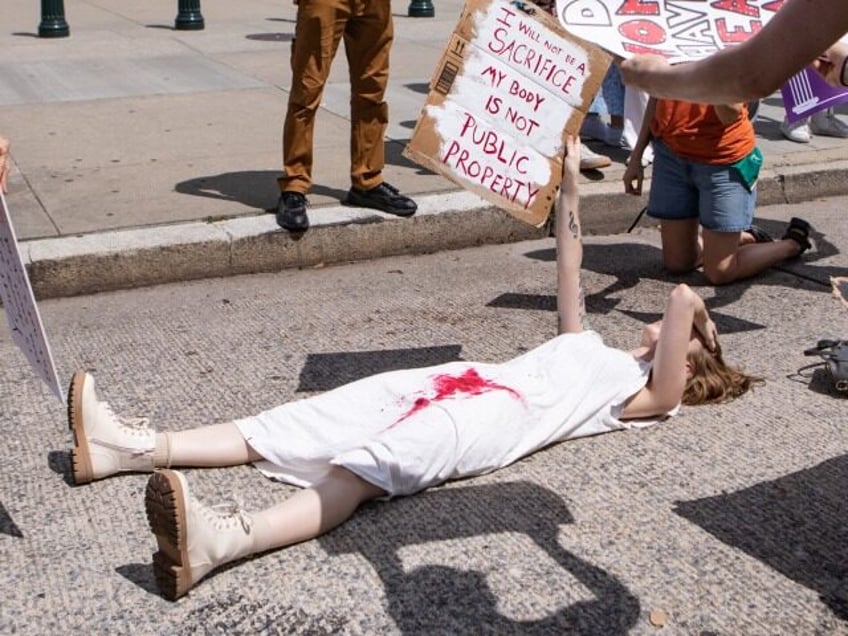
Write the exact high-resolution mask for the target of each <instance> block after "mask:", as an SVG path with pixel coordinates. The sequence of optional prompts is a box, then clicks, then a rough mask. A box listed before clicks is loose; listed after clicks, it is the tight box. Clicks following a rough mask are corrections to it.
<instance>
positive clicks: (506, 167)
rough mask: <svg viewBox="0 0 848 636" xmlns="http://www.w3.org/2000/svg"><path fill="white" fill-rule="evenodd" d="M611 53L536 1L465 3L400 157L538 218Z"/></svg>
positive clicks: (544, 213) (530, 219) (522, 215)
mask: <svg viewBox="0 0 848 636" xmlns="http://www.w3.org/2000/svg"><path fill="white" fill-rule="evenodd" d="M609 64H610V57H609V56H608V55H607V54H606V53H604V52H603V51H601V50H600V49H598V48H596V47H594V46H593V45H591V44H589V43H588V42H584V41H582V40H579V39H578V38H575V37H573V36H571V35H570V34H568V33H567V32H565V31H564V30H563V29H562V27H561V26H560V25H559V24H558V23H557V21H556V18H554V17H553V16H551V15H549V14H547V13H545V12H544V11H543V10H541V9H540V8H539V7H536V6H535V5H533V4H530V3H525V2H508V1H507V0H469V2H468V3H467V4H466V6H465V9H464V10H463V13H462V16H461V17H460V20H459V23H458V24H457V26H456V28H455V30H454V32H453V33H452V34H451V38H450V41H449V43H448V47H447V50H446V51H445V53H444V55H443V56H442V59H441V60H440V61H439V64H438V66H437V67H436V72H435V75H434V76H433V78H432V80H431V82H430V93H429V95H428V97H427V102H426V104H425V105H424V108H423V109H422V111H421V115H420V117H419V119H418V122H417V124H416V127H415V131H414V132H413V135H412V139H411V140H410V142H409V145H408V146H407V147H406V149H405V150H404V154H405V155H406V156H407V157H408V158H410V159H412V160H413V161H415V162H417V163H419V164H421V165H423V166H425V167H427V168H429V169H431V170H433V171H434V172H437V173H439V174H441V175H443V176H445V177H447V178H449V179H451V180H452V181H454V182H456V183H457V184H459V185H461V186H463V187H465V188H467V189H468V190H471V191H472V192H474V193H476V194H478V195H479V196H481V197H483V198H484V199H486V200H488V201H491V202H492V203H494V204H495V205H497V206H498V207H501V208H503V209H504V210H506V211H507V212H509V213H510V214H512V215H513V216H515V217H516V218H518V219H520V220H522V221H525V222H527V223H530V224H532V225H536V226H539V225H542V224H543V223H544V222H545V220H546V219H547V217H548V214H549V213H550V210H551V206H552V204H553V200H554V197H555V196H556V192H557V188H558V187H559V183H560V178H561V175H562V154H563V152H564V147H565V142H564V139H565V135H566V133H572V134H577V133H578V131H579V129H580V125H581V123H582V122H583V117H584V116H585V111H586V108H587V106H588V104H589V103H590V102H591V100H592V98H593V97H594V95H595V93H597V91H598V89H599V88H600V85H601V82H602V81H603V77H604V74H605V73H606V70H607V68H608V67H609Z"/></svg>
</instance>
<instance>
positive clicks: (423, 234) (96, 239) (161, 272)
mask: <svg viewBox="0 0 848 636" xmlns="http://www.w3.org/2000/svg"><path fill="white" fill-rule="evenodd" d="M648 189H649V182H647V181H646V183H645V187H644V190H645V192H647V191H648ZM758 189H759V205H761V206H766V205H775V204H781V203H798V202H803V201H809V200H811V199H815V198H818V197H824V196H837V195H844V194H848V161H834V162H831V163H828V164H814V165H811V164H807V165H804V166H783V167H781V168H779V169H773V170H768V171H764V173H763V174H762V175H761V178H760V181H759V185H758ZM417 201H418V203H419V211H418V213H417V214H416V215H415V216H414V217H413V218H412V219H399V218H397V217H393V216H391V215H386V214H382V213H380V212H373V213H370V212H369V211H363V210H361V209H357V208H348V207H344V206H327V207H318V208H315V209H314V210H313V214H312V215H311V219H312V221H313V224H312V227H311V228H310V229H309V230H308V231H307V232H305V233H303V234H302V235H301V236H295V235H292V234H289V233H288V232H285V231H283V230H281V229H280V228H278V227H277V224H276V222H275V219H274V217H273V216H271V215H261V216H250V217H239V218H236V219H230V220H225V221H215V222H208V223H205V222H192V223H184V224H175V225H163V226H157V227H146V228H137V229H129V230H119V231H110V232H102V233H94V234H86V235H80V236H70V237H61V238H49V239H38V240H32V241H24V242H22V251H23V252H24V255H25V256H24V257H25V259H26V263H27V267H28V269H29V275H30V279H31V282H32V285H33V288H34V290H35V293H36V296H37V297H39V298H56V297H65V296H74V295H79V294H91V293H96V292H101V291H109V290H115V289H125V288H132V287H139V286H146V285H157V284H162V283H172V282H178V281H183V280H193V279H199V278H212V277H220V276H232V275H237V274H251V273H257V272H273V271H279V270H282V269H287V268H299V267H315V266H321V265H327V264H332V263H342V262H350V261H357V260H365V259H372V258H378V257H383V256H393V255H400V254H425V253H430V252H436V251H440V250H451V249H460V248H464V247H473V246H477V245H484V244H496V243H507V242H513V241H523V240H527V239H535V238H541V237H543V236H545V235H546V234H547V229H546V228H545V227H542V228H534V227H531V226H529V225H526V224H524V223H521V222H520V221H517V220H515V219H513V218H512V217H511V216H509V215H508V214H506V213H504V212H502V211H501V210H499V209H497V208H495V207H494V206H492V205H490V204H488V203H487V202H485V201H483V200H482V199H480V198H479V197H477V196H476V195H473V194H471V193H468V192H464V191H454V192H448V193H442V194H431V195H425V196H419V197H417ZM644 203H645V198H644V197H643V198H642V199H641V200H640V199H637V198H634V197H632V196H629V195H625V194H624V193H623V192H622V191H621V185H620V183H619V182H618V181H617V180H613V179H610V180H605V181H603V182H595V183H589V184H586V185H584V186H583V200H582V208H583V209H582V217H583V221H584V232H585V233H586V234H617V233H622V232H624V231H625V230H626V229H627V228H628V227H629V226H630V224H631V223H632V222H633V220H634V218H635V216H636V214H637V213H638V211H639V210H640V209H641V208H642V206H644ZM315 212H318V213H315ZM363 212H365V215H363ZM643 222H644V221H643Z"/></svg>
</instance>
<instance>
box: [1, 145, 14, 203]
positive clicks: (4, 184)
mask: <svg viewBox="0 0 848 636" xmlns="http://www.w3.org/2000/svg"><path fill="white" fill-rule="evenodd" d="M10 145H11V144H10V143H9V140H8V139H6V138H5V137H2V136H0V192H3V193H4V194H5V193H6V192H8V191H9V190H8V182H9V147H10Z"/></svg>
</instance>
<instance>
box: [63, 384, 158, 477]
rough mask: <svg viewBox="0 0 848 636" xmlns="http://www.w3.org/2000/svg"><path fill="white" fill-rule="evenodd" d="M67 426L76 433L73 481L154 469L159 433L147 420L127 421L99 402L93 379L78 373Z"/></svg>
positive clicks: (104, 403)
mask: <svg viewBox="0 0 848 636" xmlns="http://www.w3.org/2000/svg"><path fill="white" fill-rule="evenodd" d="M68 426H69V427H70V429H71V431H72V432H73V434H74V448H73V450H72V451H71V464H72V465H73V469H74V482H75V483H76V484H77V485H80V484H87V483H89V482H90V481H93V480H95V479H102V478H103V477H108V476H109V475H114V474H115V473H119V472H124V471H142V472H150V471H152V470H153V450H154V446H155V443H156V432H155V431H154V430H153V429H152V428H151V427H150V426H149V425H148V422H147V419H146V418H124V417H119V416H117V415H115V413H114V412H113V411H112V408H111V407H110V406H109V405H108V404H107V403H106V402H101V401H100V400H98V399H97V393H96V392H95V388H94V377H93V376H91V375H90V374H88V373H86V372H85V371H77V372H76V373H74V377H73V379H72V380H71V387H70V389H69V390H68Z"/></svg>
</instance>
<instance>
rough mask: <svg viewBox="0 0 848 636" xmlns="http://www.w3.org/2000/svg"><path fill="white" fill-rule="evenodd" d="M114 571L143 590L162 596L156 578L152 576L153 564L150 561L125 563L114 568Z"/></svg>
mask: <svg viewBox="0 0 848 636" xmlns="http://www.w3.org/2000/svg"><path fill="white" fill-rule="evenodd" d="M115 572H117V573H118V574H120V575H121V576H123V577H124V578H125V579H127V580H128V581H129V582H130V583H134V584H135V585H137V586H139V587H140V588H141V589H143V590H144V591H145V592H148V593H149V594H154V595H156V596H162V593H161V592H160V591H159V586H158V585H156V578H155V577H154V576H153V564H151V563H127V564H126V565H119V566H118V567H116V568H115Z"/></svg>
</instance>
